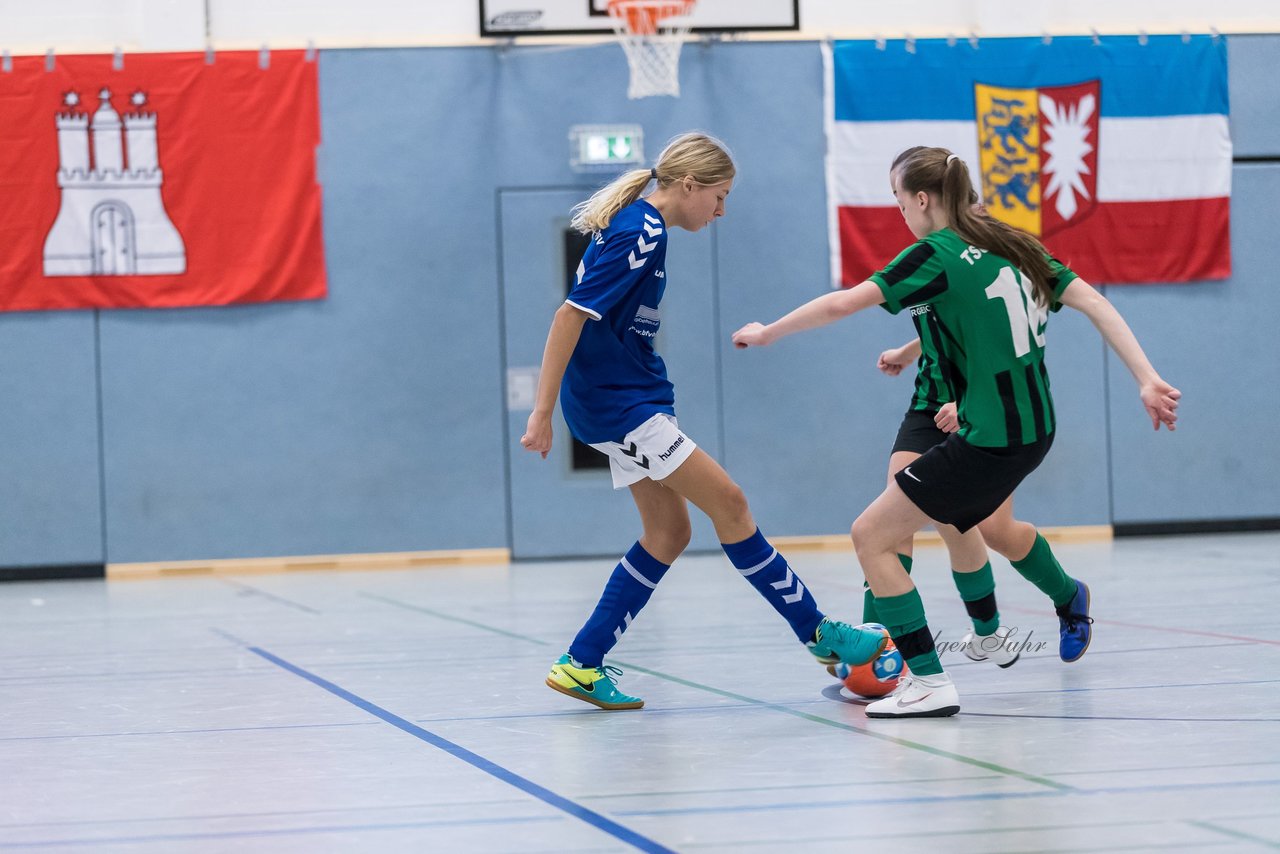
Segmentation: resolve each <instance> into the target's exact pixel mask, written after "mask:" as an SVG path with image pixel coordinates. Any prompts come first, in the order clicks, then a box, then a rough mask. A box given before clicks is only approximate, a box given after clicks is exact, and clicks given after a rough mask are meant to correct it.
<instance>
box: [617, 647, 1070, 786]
mask: <svg viewBox="0 0 1280 854" xmlns="http://www.w3.org/2000/svg"><path fill="white" fill-rule="evenodd" d="M613 663H614V664H617V665H618V666H620V667H629V668H631V669H632V670H638V671H640V672H641V673H648V674H649V675H650V676H657V677H658V678H659V679H666V680H667V681H668V682H675V683H676V684H678V685H684V686H685V687H687V688H696V689H698V690H699V691H706V692H708V693H711V694H718V695H720V696H721V697H728V698H729V699H731V700H737V701H738V702H740V703H749V704H751V705H753V706H760V707H761V708H765V709H772V710H774V711H777V712H782V713H784V714H788V715H791V716H792V717H796V718H800V719H802V720H806V721H809V722H811V723H816V724H823V725H824V726H829V727H834V728H835V729H840V730H844V731H846V732H856V733H857V734H858V735H865V736H868V737H869V738H875V739H879V740H880V741H887V742H889V743H890V744H896V745H899V746H900V747H909V748H911V749H912V750H919V751H922V752H924V753H928V754H931V755H933V756H941V757H942V758H944V759H952V760H954V761H956V762H963V763H965V764H966V765H973V766H975V767H977V768H985V769H986V770H988V771H995V772H996V773H998V774H1004V775H1006V776H1008V777H1016V778H1018V779H1019V780H1026V781H1027V782H1028V783H1036V784H1038V785H1041V786H1047V787H1048V788H1050V789H1057V790H1058V791H1062V792H1074V791H1076V787H1075V786H1069V785H1067V784H1066V783H1059V782H1056V781H1054V780H1050V779H1048V778H1047V777H1037V776H1036V775H1035V774H1028V773H1026V772H1025V771H1018V770H1016V769H1013V768H1006V767H1004V766H1003V765H997V764H996V763H994V762H987V761H985V760H982V759H975V758H973V757H972V756H965V755H964V754H962V753H952V752H951V751H949V750H942V749H941V748H937V747H930V746H929V745H927V744H921V743H920V742H918V741H910V740H908V739H905V738H898V737H897V736H892V735H885V734H884V733H879V732H873V731H872V730H869V729H865V728H863V727H859V726H854V725H853V724H846V723H841V722H840V721H833V720H831V719H830V718H824V717H822V716H821V715H811V714H809V713H808V712H802V711H799V710H798V709H793V708H790V707H789V706H783V705H780V704H778V703H770V702H768V701H767V700H757V699H755V698H754V697H747V696H745V695H743V694H735V693H733V692H732V691H725V690H722V689H720V688H713V687H712V686H710V685H703V684H701V683H700V682H693V681H690V680H688V679H682V678H681V677H679V676H672V675H671V674H669V673H660V672H659V671H657V670H650V669H649V668H647V667H641V666H640V665H638V664H628V663H627V662H625V661H619V660H618V659H616V658H615V659H614V660H613Z"/></svg>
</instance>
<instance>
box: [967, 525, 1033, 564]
mask: <svg viewBox="0 0 1280 854" xmlns="http://www.w3.org/2000/svg"><path fill="white" fill-rule="evenodd" d="M1035 530H1036V529H1035V526H1034V525H1031V524H1029V523H1027V522H1017V521H1008V522H1002V523H999V524H996V523H991V521H990V520H988V522H984V523H983V524H981V525H979V526H978V532H979V533H981V534H982V539H983V540H985V541H986V543H987V547H988V548H990V549H991V550H992V551H995V552H999V553H1000V554H1001V555H1003V556H1004V557H1006V558H1008V559H1010V560H1019V559H1021V558H1022V557H1025V556H1026V553H1027V552H1028V551H1030V550H1031V545H1032V544H1033V543H1034V542H1035Z"/></svg>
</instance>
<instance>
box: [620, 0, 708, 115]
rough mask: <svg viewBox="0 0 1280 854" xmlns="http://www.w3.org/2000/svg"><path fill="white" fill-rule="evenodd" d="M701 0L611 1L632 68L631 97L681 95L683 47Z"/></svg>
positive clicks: (624, 48)
mask: <svg viewBox="0 0 1280 854" xmlns="http://www.w3.org/2000/svg"><path fill="white" fill-rule="evenodd" d="M696 4H697V0H609V16H610V17H611V18H612V19H613V31H614V32H615V33H617V34H618V40H619V41H621V42H622V49H623V51H624V52H626V54H627V65H629V66H630V67H631V83H630V85H629V86H628V87H627V97H628V98H648V97H650V96H652V95H674V96H677V97H678V96H679V95H680V48H681V47H682V46H683V45H684V39H685V36H687V35H688V34H689V27H690V26H691V21H690V20H689V17H688V16H689V14H690V13H691V12H693V7H694V6H695V5H696Z"/></svg>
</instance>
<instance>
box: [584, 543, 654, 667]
mask: <svg viewBox="0 0 1280 854" xmlns="http://www.w3.org/2000/svg"><path fill="white" fill-rule="evenodd" d="M670 568H671V567H670V565H669V564H665V563H662V562H661V561H659V560H658V559H657V558H655V557H654V556H653V555H651V554H649V553H648V552H647V551H645V550H644V548H643V547H642V546H641V545H640V544H639V543H636V544H635V545H634V546H632V547H631V551H629V552H627V553H626V555H625V556H624V557H623V558H622V560H621V561H619V563H618V565H617V566H616V567H614V569H613V575H611V576H609V583H608V584H606V585H605V586H604V593H602V594H601V595H600V601H599V603H597V604H596V609H595V611H593V612H592V613H591V616H590V617H588V618H587V623H586V625H584V626H583V627H582V630H581V631H579V632H578V636H577V637H575V638H574V639H573V643H572V644H570V646H569V656H570V657H571V658H572V659H573V660H574V661H576V662H577V663H578V664H581V665H582V666H583V667H599V666H600V665H601V664H602V663H604V657H605V654H606V653H607V652H608V651H609V650H611V649H613V645H614V644H616V643H617V642H618V641H620V640H622V633H623V632H625V631H626V630H627V627H628V626H630V625H631V621H632V620H634V619H635V618H636V615H637V614H639V613H640V609H641V608H643V607H644V606H645V603H647V602H648V601H649V597H650V596H652V595H653V591H654V588H656V587H657V586H658V582H659V581H661V580H662V576H663V575H665V574H666V572H667V570H668V569H670Z"/></svg>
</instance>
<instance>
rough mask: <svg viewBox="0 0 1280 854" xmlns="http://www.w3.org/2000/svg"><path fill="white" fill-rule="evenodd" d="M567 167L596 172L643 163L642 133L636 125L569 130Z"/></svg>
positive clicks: (578, 126) (584, 126) (579, 127)
mask: <svg viewBox="0 0 1280 854" xmlns="http://www.w3.org/2000/svg"><path fill="white" fill-rule="evenodd" d="M569 142H570V148H569V165H570V166H571V167H573V168H574V169H575V170H578V171H597V170H603V169H618V168H626V167H630V166H638V165H642V164H643V163H644V131H643V130H642V129H641V128H640V126H639V125H575V126H573V127H572V128H570V129H569Z"/></svg>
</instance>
